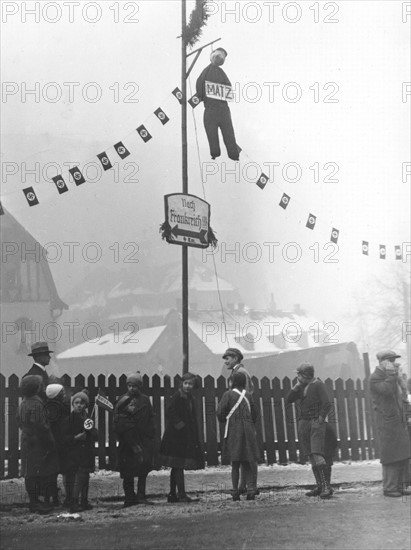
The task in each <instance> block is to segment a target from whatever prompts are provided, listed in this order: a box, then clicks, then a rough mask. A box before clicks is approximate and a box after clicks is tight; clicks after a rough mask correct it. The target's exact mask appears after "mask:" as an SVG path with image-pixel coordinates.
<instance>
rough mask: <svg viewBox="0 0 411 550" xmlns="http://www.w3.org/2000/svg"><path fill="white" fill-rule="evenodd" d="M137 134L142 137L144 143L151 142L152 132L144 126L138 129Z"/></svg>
mask: <svg viewBox="0 0 411 550" xmlns="http://www.w3.org/2000/svg"><path fill="white" fill-rule="evenodd" d="M137 133H138V135H139V136H140V137H141V139H142V140H143V141H144V143H147V141H150V139H151V138H152V136H151V134H150V132H149V131H148V130H147V128H146V127H145V126H144V124H142V125H141V126H139V127H138V128H137Z"/></svg>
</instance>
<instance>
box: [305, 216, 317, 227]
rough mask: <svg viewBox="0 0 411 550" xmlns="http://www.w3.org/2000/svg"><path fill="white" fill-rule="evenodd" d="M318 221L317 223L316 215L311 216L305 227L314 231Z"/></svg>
mask: <svg viewBox="0 0 411 550" xmlns="http://www.w3.org/2000/svg"><path fill="white" fill-rule="evenodd" d="M316 221H317V218H316V216H314V214H309V215H308V220H307V223H306V224H305V227H308V229H314V227H315V223H316Z"/></svg>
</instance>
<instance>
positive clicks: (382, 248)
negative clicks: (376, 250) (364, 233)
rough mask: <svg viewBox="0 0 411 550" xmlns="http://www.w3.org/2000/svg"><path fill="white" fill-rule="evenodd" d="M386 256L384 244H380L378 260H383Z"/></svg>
mask: <svg viewBox="0 0 411 550" xmlns="http://www.w3.org/2000/svg"><path fill="white" fill-rule="evenodd" d="M386 255H387V250H386V248H385V244H380V260H385V257H386Z"/></svg>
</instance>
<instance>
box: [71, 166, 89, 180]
mask: <svg viewBox="0 0 411 550" xmlns="http://www.w3.org/2000/svg"><path fill="white" fill-rule="evenodd" d="M69 172H70V174H71V175H72V176H73V179H74V183H75V184H76V185H81V184H82V183H85V181H86V180H85V179H84V176H83V174H82V173H81V172H80V169H79V168H78V166H75V167H74V168H70V170H69Z"/></svg>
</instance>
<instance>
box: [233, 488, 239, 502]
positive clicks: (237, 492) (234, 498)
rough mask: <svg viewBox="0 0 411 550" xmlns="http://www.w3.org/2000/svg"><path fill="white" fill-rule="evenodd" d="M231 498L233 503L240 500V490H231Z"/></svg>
mask: <svg viewBox="0 0 411 550" xmlns="http://www.w3.org/2000/svg"><path fill="white" fill-rule="evenodd" d="M231 496H232V497H233V501H234V502H236V501H239V500H241V498H240V489H237V490H236V489H233V490H232V491H231Z"/></svg>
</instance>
